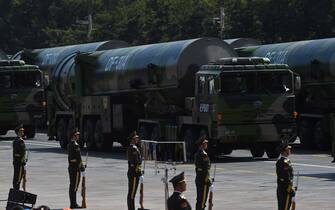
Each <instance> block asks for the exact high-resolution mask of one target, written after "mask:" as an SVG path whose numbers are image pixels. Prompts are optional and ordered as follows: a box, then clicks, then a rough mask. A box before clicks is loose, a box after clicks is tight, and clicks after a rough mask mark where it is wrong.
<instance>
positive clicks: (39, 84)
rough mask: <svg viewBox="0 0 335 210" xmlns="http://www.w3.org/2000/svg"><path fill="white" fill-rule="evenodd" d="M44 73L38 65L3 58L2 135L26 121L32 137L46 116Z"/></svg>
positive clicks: (0, 91) (0, 73) (0, 75)
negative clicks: (37, 125)
mask: <svg viewBox="0 0 335 210" xmlns="http://www.w3.org/2000/svg"><path fill="white" fill-rule="evenodd" d="M44 85H45V82H44V76H43V73H42V72H41V71H40V70H39V68H38V66H34V65H26V64H25V63H24V61H21V60H0V135H5V134H6V133H7V131H8V130H13V129H14V128H15V127H16V126H18V125H19V124H23V126H24V128H25V134H26V136H27V137H28V138H33V137H34V136H35V127H36V124H38V123H39V122H41V121H45V119H46V108H45V105H46V101H45V94H44V93H45V92H44Z"/></svg>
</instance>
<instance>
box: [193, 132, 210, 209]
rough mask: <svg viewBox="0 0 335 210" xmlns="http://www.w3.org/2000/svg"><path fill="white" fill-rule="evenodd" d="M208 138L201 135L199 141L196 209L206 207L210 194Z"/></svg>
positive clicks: (196, 155) (196, 164)
mask: <svg viewBox="0 0 335 210" xmlns="http://www.w3.org/2000/svg"><path fill="white" fill-rule="evenodd" d="M207 143H208V140H207V139H206V138H205V137H201V138H200V139H199V140H198V141H197V145H198V147H199V150H198V152H197V153H196V154H195V157H194V163H195V172H196V177H195V184H196V187H197V203H196V210H204V209H205V207H206V201H207V196H208V190H209V187H210V186H211V180H210V177H209V172H210V169H211V165H210V160H209V157H208V154H207V152H206V150H207Z"/></svg>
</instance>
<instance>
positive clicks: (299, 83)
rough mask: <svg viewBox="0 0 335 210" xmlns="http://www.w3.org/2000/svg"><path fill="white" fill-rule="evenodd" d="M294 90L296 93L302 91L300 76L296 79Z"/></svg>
mask: <svg viewBox="0 0 335 210" xmlns="http://www.w3.org/2000/svg"><path fill="white" fill-rule="evenodd" d="M294 89H295V91H299V90H300V89H301V77H300V76H295V77H294Z"/></svg>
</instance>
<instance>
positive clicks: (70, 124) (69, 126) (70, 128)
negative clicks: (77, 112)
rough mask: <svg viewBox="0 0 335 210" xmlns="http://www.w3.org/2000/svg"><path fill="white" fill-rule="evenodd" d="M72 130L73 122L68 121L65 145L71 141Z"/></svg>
mask: <svg viewBox="0 0 335 210" xmlns="http://www.w3.org/2000/svg"><path fill="white" fill-rule="evenodd" d="M73 129H74V122H73V119H69V121H68V123H67V127H66V142H67V144H68V143H69V141H71V138H72V136H71V134H72V131H73ZM78 143H79V145H80V142H78Z"/></svg>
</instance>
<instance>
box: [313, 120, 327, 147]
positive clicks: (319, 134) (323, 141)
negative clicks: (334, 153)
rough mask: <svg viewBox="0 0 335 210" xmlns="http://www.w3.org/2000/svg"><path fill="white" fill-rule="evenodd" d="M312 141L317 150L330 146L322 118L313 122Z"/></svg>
mask: <svg viewBox="0 0 335 210" xmlns="http://www.w3.org/2000/svg"><path fill="white" fill-rule="evenodd" d="M313 134H314V141H315V145H316V147H317V148H318V149H319V150H326V149H327V148H330V141H329V139H330V138H329V135H327V134H326V132H325V130H324V126H323V122H322V120H319V121H317V122H316V123H315V127H314V133H313Z"/></svg>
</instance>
